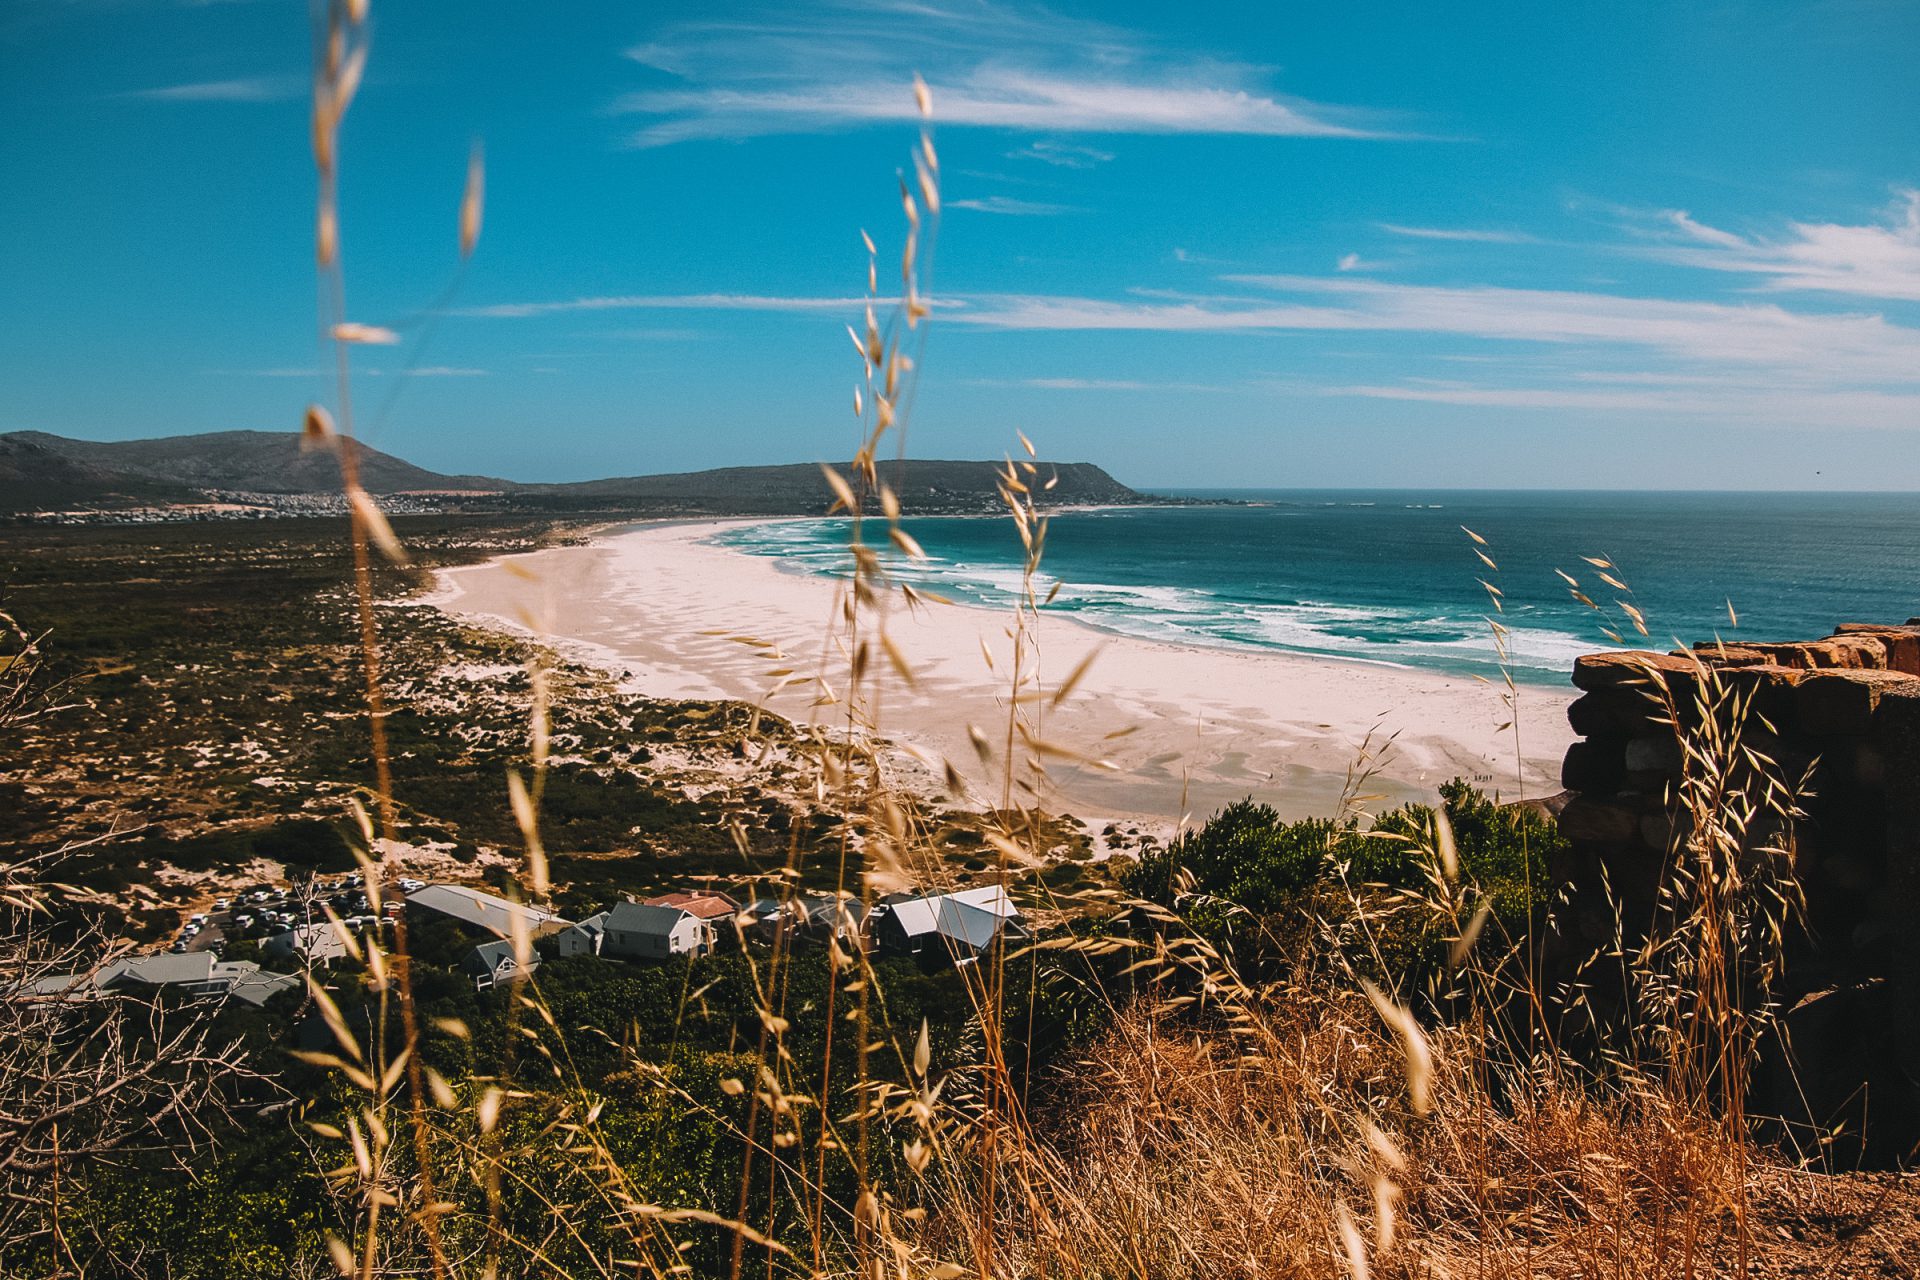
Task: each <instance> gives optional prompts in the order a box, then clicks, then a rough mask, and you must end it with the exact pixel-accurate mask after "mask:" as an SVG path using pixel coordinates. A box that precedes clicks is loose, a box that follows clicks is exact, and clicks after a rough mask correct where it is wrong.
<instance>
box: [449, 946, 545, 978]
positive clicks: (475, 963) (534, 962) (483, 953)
mask: <svg viewBox="0 0 1920 1280" xmlns="http://www.w3.org/2000/svg"><path fill="white" fill-rule="evenodd" d="M539 967H540V957H539V956H538V955H536V954H533V953H531V952H529V953H528V955H527V963H526V964H525V965H524V966H523V965H522V964H521V963H520V961H519V960H518V959H517V958H516V957H515V956H514V954H513V943H511V942H509V941H507V940H506V939H505V938H502V939H501V940H500V941H498V942H483V943H481V944H480V945H479V946H477V947H475V948H474V949H473V950H471V951H469V952H468V953H467V958H466V960H465V961H464V962H463V963H462V965H461V968H462V969H464V970H465V971H466V972H467V974H468V975H469V976H470V977H472V979H473V985H474V986H476V987H478V988H480V989H481V990H482V991H485V990H486V989H487V988H488V987H491V986H493V985H494V984H496V983H500V982H513V981H515V980H516V979H519V978H524V977H525V976H526V975H527V974H529V973H532V972H533V971H534V970H535V969H537V968H539Z"/></svg>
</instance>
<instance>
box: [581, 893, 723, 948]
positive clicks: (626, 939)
mask: <svg viewBox="0 0 1920 1280" xmlns="http://www.w3.org/2000/svg"><path fill="white" fill-rule="evenodd" d="M711 950H713V927H712V925H710V924H709V923H708V922H707V921H705V920H702V919H701V918H700V917H699V916H696V915H694V914H693V913H692V912H691V911H688V910H687V909H686V908H685V907H662V906H655V905H653V904H651V903H645V902H622V903H620V904H619V905H618V906H616V907H614V909H613V910H612V911H609V912H608V913H607V924H606V931H605V934H604V936H603V937H602V938H601V941H600V954H601V955H603V956H618V957H620V958H622V959H625V960H666V959H670V958H672V957H673V956H683V955H693V956H704V955H706V954H707V953H708V952H710V951H711Z"/></svg>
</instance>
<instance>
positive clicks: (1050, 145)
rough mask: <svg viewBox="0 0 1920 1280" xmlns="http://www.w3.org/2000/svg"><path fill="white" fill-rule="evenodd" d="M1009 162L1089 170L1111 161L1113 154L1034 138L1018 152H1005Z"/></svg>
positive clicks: (1096, 148) (1056, 140)
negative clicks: (1034, 162)
mask: <svg viewBox="0 0 1920 1280" xmlns="http://www.w3.org/2000/svg"><path fill="white" fill-rule="evenodd" d="M1007 159H1009V160H1038V161H1039V162H1040V163H1042V164H1050V165H1053V166H1054V167H1055V168H1058V169H1091V168H1093V167H1094V166H1095V165H1100V164H1105V163H1106V162H1107V161H1109V160H1111V159H1113V152H1111V151H1102V150H1101V149H1100V148H1098V147H1088V146H1082V145H1081V144H1079V143H1077V142H1062V141H1060V140H1059V139H1057V138H1036V139H1034V140H1033V141H1032V142H1030V143H1028V144H1027V145H1026V146H1024V147H1022V148H1021V149H1020V150H1018V151H1009V152H1007Z"/></svg>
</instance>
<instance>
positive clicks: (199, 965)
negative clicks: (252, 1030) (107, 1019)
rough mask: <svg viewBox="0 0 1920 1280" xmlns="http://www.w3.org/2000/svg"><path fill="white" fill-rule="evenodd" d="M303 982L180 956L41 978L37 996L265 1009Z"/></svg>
mask: <svg viewBox="0 0 1920 1280" xmlns="http://www.w3.org/2000/svg"><path fill="white" fill-rule="evenodd" d="M300 986H301V981H300V979H298V978H295V977H290V976H289V975H287V974H284V973H271V972H269V971H267V970H265V969H262V968H261V967H260V966H259V965H257V964H254V963H253V962H252V961H251V960H231V961H229V960H222V959H220V958H219V957H218V956H216V955H214V954H213V952H211V951H188V952H185V953H183V954H179V955H173V954H168V955H157V956H140V957H137V958H134V959H128V960H116V961H114V962H113V963H112V964H109V965H104V966H102V967H101V968H99V969H97V970H95V971H94V972H92V973H70V974H61V975H58V976H55V977H48V978H42V979H39V980H38V981H36V982H35V983H34V985H33V994H35V995H39V996H59V997H63V998H66V999H77V998H80V997H82V996H86V995H97V994H99V993H101V992H107V991H119V992H133V991H137V990H139V989H141V988H146V989H149V990H160V989H165V990H167V991H168V992H170V993H172V994H175V995H181V996H187V997H192V998H200V999H219V998H223V997H226V998H231V999H234V1000H239V1001H242V1002H243V1003H246V1004H251V1005H262V1004H265V1003H266V1002H267V1001H269V1000H271V999H272V998H273V997H275V996H277V995H279V994H280V993H281V992H283V991H297V990H299V989H300Z"/></svg>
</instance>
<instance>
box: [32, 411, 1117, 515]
mask: <svg viewBox="0 0 1920 1280" xmlns="http://www.w3.org/2000/svg"><path fill="white" fill-rule="evenodd" d="M352 447H353V448H354V450H355V451H356V453H355V456H356V457H357V459H358V461H359V472H360V482H361V484H362V485H364V486H365V487H366V489H367V490H368V492H370V493H375V494H382V495H390V496H404V497H406V498H407V499H408V500H409V503H410V504H411V506H413V507H418V506H420V505H421V504H422V502H426V503H428V504H430V505H432V506H433V507H434V508H436V509H458V510H489V511H515V510H522V511H530V512H548V513H552V512H579V511H588V512H598V511H604V512H610V513H622V514H625V513H632V514H658V515H675V514H690V515H811V514H818V513H820V512H822V511H824V510H825V509H826V508H827V507H828V506H829V505H830V504H831V503H832V500H833V498H832V491H831V489H830V488H829V486H828V484H827V481H826V478H825V477H824V476H823V475H821V473H820V468H819V467H818V466H816V465H815V464H813V463H793V464H788V465H781V466H759V467H722V468H718V469H715V470H710V471H693V472H686V473H681V474H672V475H647V476H626V477H620V478H614V479H606V480H589V481H583V482H579V483H574V484H523V483H519V482H517V481H513V480H503V479H497V478H494V477H489V476H471V475H442V474H440V473H438V472H434V471H428V470H426V469H425V468H423V467H417V466H415V465H413V464H412V463H410V462H407V461H405V460H404V459H401V458H397V457H394V456H393V455H392V454H388V453H382V452H380V451H379V450H377V449H372V448H369V447H368V446H366V445H364V444H359V443H355V444H354V445H353V446H352ZM1003 465H1004V464H1002V463H996V462H952V461H921V460H913V461H910V462H907V463H905V464H904V465H903V464H900V463H897V462H892V461H889V462H887V463H883V464H882V474H883V475H885V476H886V477H887V479H888V482H889V483H890V484H891V485H892V486H893V488H894V490H895V492H897V493H898V494H899V495H900V500H901V505H902V506H903V507H905V508H906V509H907V510H910V511H916V512H920V513H922V514H937V513H953V512H974V511H990V510H994V509H996V508H997V506H998V503H999V499H998V483H999V482H998V480H997V478H996V476H997V473H998V472H999V470H1000V468H1001V467H1002V466H1003ZM1035 470H1036V473H1037V475H1036V476H1035V477H1033V478H1034V479H1035V480H1036V484H1035V489H1036V492H1037V493H1039V494H1040V496H1041V498H1042V500H1043V501H1044V502H1047V503H1051V504H1102V505H1120V504H1128V503H1144V502H1151V501H1154V499H1152V498H1150V497H1148V496H1147V495H1145V494H1142V493H1139V492H1137V491H1135V490H1133V489H1130V488H1128V487H1127V486H1125V485H1123V484H1121V483H1120V482H1119V481H1117V480H1115V479H1114V478H1113V477H1112V476H1110V475H1108V474H1107V473H1106V472H1105V471H1103V470H1101V469H1100V468H1099V467H1097V466H1095V465H1093V464H1092V463H1088V462H1063V463H1048V462H1042V463H1037V464H1035ZM1049 481H1051V482H1052V487H1051V488H1050V489H1048V488H1043V486H1045V485H1046V484H1047V483H1048V482H1049ZM339 489H340V467H339V463H338V461H337V459H336V458H335V457H334V456H333V454H332V453H331V452H329V451H326V450H316V451H306V450H303V449H302V448H301V440H300V436H299V434H298V433H295V432H274V431H221V432H213V433H209V434H205V435H186V436H167V437H163V438H159V439H152V440H124V441H112V442H102V441H93V440H74V439H69V438H67V437H65V436H56V435H51V434H48V433H46V432H41V431H15V432H11V433H7V434H0V511H4V512H15V513H31V512H54V511H91V512H111V511H114V510H116V509H126V508H133V507H141V508H151V507H155V506H161V507H164V506H180V507H186V506H189V505H192V504H204V503H206V502H208V501H209V500H210V499H211V498H213V497H214V496H216V495H217V496H219V497H222V498H225V499H229V500H230V499H232V497H233V495H245V498H246V500H248V501H251V502H254V503H256V504H257V505H259V506H260V507H262V508H263V509H264V510H269V511H270V510H271V509H273V508H276V507H277V506H281V505H288V504H286V503H283V502H280V501H279V500H282V499H314V498H324V497H327V496H328V495H337V494H338V492H339ZM290 509H299V510H302V511H311V510H312V506H311V503H310V502H308V503H305V504H302V505H299V506H298V507H297V508H290Z"/></svg>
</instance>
